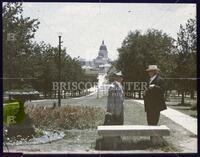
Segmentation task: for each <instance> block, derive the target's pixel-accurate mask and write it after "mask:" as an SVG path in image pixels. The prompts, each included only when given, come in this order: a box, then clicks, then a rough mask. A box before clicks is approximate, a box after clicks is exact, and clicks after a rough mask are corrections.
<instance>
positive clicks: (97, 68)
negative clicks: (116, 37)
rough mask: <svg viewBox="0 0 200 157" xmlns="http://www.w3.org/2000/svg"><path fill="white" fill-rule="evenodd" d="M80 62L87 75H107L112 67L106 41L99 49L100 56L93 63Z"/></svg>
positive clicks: (83, 60) (84, 60)
mask: <svg viewBox="0 0 200 157" xmlns="http://www.w3.org/2000/svg"><path fill="white" fill-rule="evenodd" d="M79 62H80V64H81V67H82V68H83V69H84V70H85V72H86V73H87V74H98V73H106V72H107V71H108V69H109V68H110V67H111V60H110V59H109V58H108V50H107V47H106V45H105V43H104V40H103V41H102V43H101V45H100V47H99V51H98V56H97V57H96V58H95V59H93V60H92V61H87V60H86V59H79Z"/></svg>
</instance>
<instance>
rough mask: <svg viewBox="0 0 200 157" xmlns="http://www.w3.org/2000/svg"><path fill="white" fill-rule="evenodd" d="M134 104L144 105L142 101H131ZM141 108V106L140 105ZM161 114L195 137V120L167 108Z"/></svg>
mask: <svg viewBox="0 0 200 157" xmlns="http://www.w3.org/2000/svg"><path fill="white" fill-rule="evenodd" d="M133 101H135V102H138V103H141V104H144V100H133ZM141 106H143V105H141ZM161 114H162V115H164V116H166V117H168V118H169V119H171V120H172V121H174V122H175V123H177V124H179V125H181V126H182V127H184V128H185V129H187V130H188V131H190V132H192V133H193V134H195V135H197V124H198V123H197V119H196V118H193V117H191V116H188V115H186V114H184V113H181V112H179V111H177V110H174V109H172V108H170V107H167V110H164V111H161Z"/></svg>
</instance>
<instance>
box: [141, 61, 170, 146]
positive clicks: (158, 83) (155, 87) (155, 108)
mask: <svg viewBox="0 0 200 157" xmlns="http://www.w3.org/2000/svg"><path fill="white" fill-rule="evenodd" d="M146 71H147V72H148V74H149V77H150V80H149V82H148V87H147V89H146V90H145V92H144V105H145V111H146V114H147V123H148V125H157V124H158V121H159V118H160V111H162V110H165V109H166V108H167V107H166V104H165V98H164V93H165V88H164V80H163V78H162V77H161V76H160V75H159V71H160V70H159V69H158V67H157V65H149V67H148V69H147V70H146ZM160 138H161V137H159V136H156V135H155V136H151V137H150V139H151V141H152V144H157V142H158V143H159V140H160Z"/></svg>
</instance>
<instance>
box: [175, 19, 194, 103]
mask: <svg viewBox="0 0 200 157" xmlns="http://www.w3.org/2000/svg"><path fill="white" fill-rule="evenodd" d="M176 46H177V54H176V59H175V61H176V68H175V70H174V72H175V75H176V76H177V77H180V78H196V52H197V34H196V19H189V20H188V21H187V23H186V25H185V26H183V25H180V30H179V33H178V34H177V45H176ZM178 87H179V88H180V91H181V94H182V101H181V104H184V93H185V91H188V90H189V91H190V92H191V97H192V98H193V96H194V90H196V81H193V80H189V81H187V80H183V81H181V82H180V83H179V84H178Z"/></svg>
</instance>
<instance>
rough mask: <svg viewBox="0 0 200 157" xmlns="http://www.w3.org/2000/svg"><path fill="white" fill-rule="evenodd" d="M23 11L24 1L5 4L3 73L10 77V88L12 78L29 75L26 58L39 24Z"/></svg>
mask: <svg viewBox="0 0 200 157" xmlns="http://www.w3.org/2000/svg"><path fill="white" fill-rule="evenodd" d="M22 12H23V8H22V3H6V4H4V5H3V13H2V15H3V75H4V77H8V78H9V83H8V84H9V85H10V87H9V89H11V88H12V86H11V85H12V84H11V79H10V78H16V77H17V78H19V77H29V76H28V75H29V70H30V68H31V65H30V64H29V63H28V62H27V61H26V60H27V59H29V57H30V55H31V51H30V50H31V47H32V41H31V39H33V38H34V35H35V32H36V30H37V29H38V26H39V21H38V20H37V19H31V18H30V17H24V16H23V15H22ZM22 69H23V70H22ZM12 83H14V81H12ZM14 84H15V85H16V84H17V83H14ZM5 87H6V88H7V85H5Z"/></svg>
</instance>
